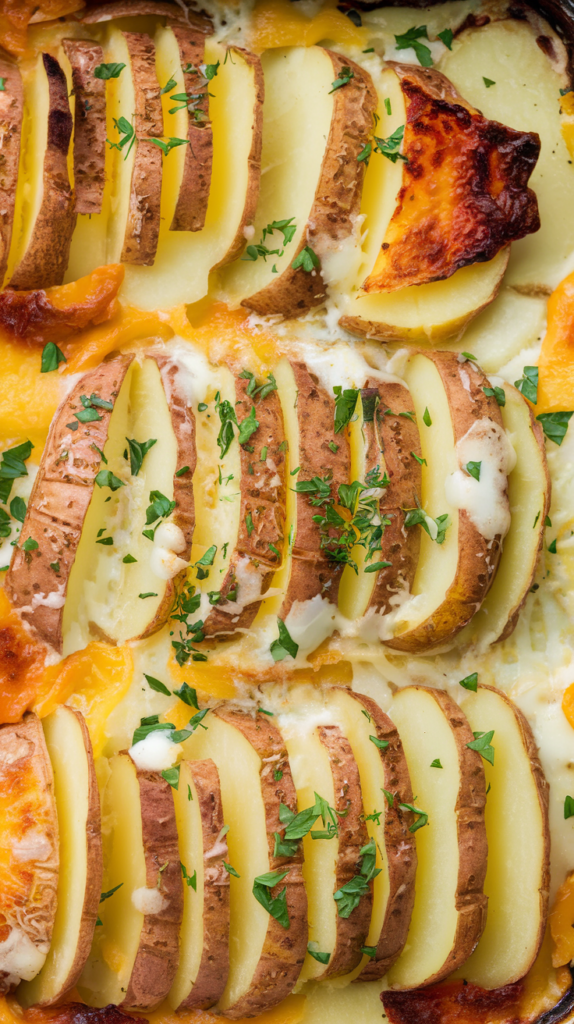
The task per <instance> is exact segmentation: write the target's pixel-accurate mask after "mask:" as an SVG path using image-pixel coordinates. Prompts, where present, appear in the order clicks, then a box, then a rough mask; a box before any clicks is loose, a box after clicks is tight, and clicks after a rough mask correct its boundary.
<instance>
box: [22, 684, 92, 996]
mask: <svg viewBox="0 0 574 1024" xmlns="http://www.w3.org/2000/svg"><path fill="white" fill-rule="evenodd" d="M42 724H43V728H44V734H45V737H46V744H47V748H48V754H49V756H50V761H51V763H52V768H53V772H54V785H55V796H56V808H57V812H58V831H59V837H60V877H59V884H58V902H57V910H56V919H55V922H54V932H53V935H52V944H51V946H50V952H49V953H48V956H47V958H46V962H45V964H44V966H43V967H42V970H41V971H40V973H39V974H38V975H37V976H36V977H35V978H34V980H33V981H27V982H24V983H23V984H22V985H20V987H19V989H18V999H19V1001H20V1003H21V1005H22V1006H24V1007H28V1006H52V1005H53V1004H54V1003H56V1002H57V1001H58V1000H60V999H62V997H63V996H65V994H66V993H67V992H69V990H70V989H71V988H73V987H74V985H75V984H76V982H77V980H78V978H79V977H80V974H81V973H82V970H83V968H84V964H85V962H86V960H87V959H88V955H89V952H90V948H91V945H92V937H93V934H94V928H95V925H96V920H97V917H98V905H99V902H100V894H101V891H102V874H103V862H102V834H101V822H100V795H99V792H98V784H97V781H96V773H95V769H94V758H93V754H92V744H91V742H90V736H89V733H88V730H87V727H86V723H85V721H84V718H83V716H82V715H81V714H80V712H79V711H75V710H74V709H73V708H70V707H67V706H66V705H65V704H62V705H60V707H58V708H57V709H56V710H55V711H54V712H52V714H51V715H49V716H48V718H45V719H44V721H43V723H42Z"/></svg>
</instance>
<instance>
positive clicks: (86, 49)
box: [62, 39, 106, 214]
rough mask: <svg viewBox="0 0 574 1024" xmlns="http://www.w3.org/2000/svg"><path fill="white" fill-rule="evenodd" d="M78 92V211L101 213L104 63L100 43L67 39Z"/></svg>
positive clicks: (75, 149)
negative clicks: (101, 66) (101, 72)
mask: <svg viewBox="0 0 574 1024" xmlns="http://www.w3.org/2000/svg"><path fill="white" fill-rule="evenodd" d="M62 47H63V50H64V53H65V55H66V57H67V58H68V61H69V63H70V70H71V76H72V85H73V90H74V209H75V211H76V213H82V214H93V213H100V212H101V209H102V202H103V198H104V184H105V164H106V87H105V85H104V82H103V81H102V79H101V78H96V76H95V74H94V71H95V69H96V68H97V67H98V65H99V64H103V62H104V51H103V50H102V48H101V46H100V45H99V43H96V42H92V41H91V40H89V39H63V40H62Z"/></svg>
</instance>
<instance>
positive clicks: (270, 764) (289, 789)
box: [214, 707, 307, 1020]
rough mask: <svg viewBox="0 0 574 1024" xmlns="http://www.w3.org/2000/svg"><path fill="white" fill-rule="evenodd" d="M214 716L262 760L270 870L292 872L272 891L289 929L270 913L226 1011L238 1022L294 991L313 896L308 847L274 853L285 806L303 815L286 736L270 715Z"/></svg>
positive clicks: (230, 712)
mask: <svg viewBox="0 0 574 1024" xmlns="http://www.w3.org/2000/svg"><path fill="white" fill-rule="evenodd" d="M214 713H215V714H216V715H217V716H218V717H219V718H222V719H223V720H224V721H225V722H229V724H230V725H233V726H234V727H235V728H236V729H238V730H239V731H240V732H241V733H242V734H243V736H245V738H246V739H247V740H248V741H249V743H251V746H252V747H253V748H254V749H255V750H256V751H257V753H258V755H259V757H260V758H261V773H260V779H261V794H262V797H263V802H264V805H265V821H266V829H267V841H268V846H269V870H270V871H288V874H287V876H286V878H284V879H283V881H281V882H279V884H278V885H277V886H276V887H275V888H274V889H273V890H271V892H272V895H273V896H278V895H279V893H280V892H282V891H283V889H285V890H286V893H287V896H286V901H287V912H288V914H289V922H290V924H289V928H288V929H286V928H284V927H283V925H282V924H280V923H279V921H277V920H275V918H274V917H272V916H271V915H269V924H268V926H267V935H266V937H265V942H264V945H263V950H262V953H261V958H260V960H259V963H258V965H257V968H256V970H255V974H254V976H253V979H252V982H251V985H250V986H249V989H248V991H247V992H246V993H245V995H244V996H242V997H241V999H239V1000H238V1001H237V1002H236V1003H234V1004H233V1006H231V1007H229V1009H227V1010H225V1011H224V1016H226V1017H229V1018H231V1019H232V1020H238V1019H240V1018H242V1017H251V1016H254V1015H255V1014H259V1013H262V1012H263V1011H264V1010H268V1009H270V1008H271V1007H273V1006H275V1005H276V1004H277V1003H279V1002H281V1000H282V999H285V998H286V996H288V995H289V994H290V992H292V990H293V987H294V985H295V982H296V981H297V978H298V977H299V974H300V972H301V968H302V966H303V960H304V959H305V953H306V950H307V896H306V893H305V886H304V882H303V874H302V864H303V850H302V844H301V843H299V845H298V849H297V853H295V854H294V855H293V856H291V857H275V856H274V853H273V851H274V848H275V833H276V832H278V833H281V834H282V833H283V831H284V829H285V825H284V824H283V823H282V822H281V821H280V818H279V807H280V804H281V803H283V804H285V806H286V807H288V808H289V809H290V810H291V811H293V812H294V813H295V814H296V813H297V794H296V792H295V786H294V783H293V778H292V776H291V768H290V766H289V760H288V756H287V750H286V747H285V744H284V742H283V739H282V737H281V734H280V733H279V731H278V729H277V728H276V726H275V725H274V724H273V723H272V722H271V721H270V720H269V717H268V716H267V715H263V714H261V713H260V712H258V713H257V714H256V716H255V717H253V716H251V715H249V714H247V713H246V712H243V711H239V710H235V709H233V708H230V707H219V708H216V709H215V712H214ZM278 769H279V770H280V771H281V772H282V776H281V778H280V779H279V780H276V779H275V774H274V773H275V771H277V770H278Z"/></svg>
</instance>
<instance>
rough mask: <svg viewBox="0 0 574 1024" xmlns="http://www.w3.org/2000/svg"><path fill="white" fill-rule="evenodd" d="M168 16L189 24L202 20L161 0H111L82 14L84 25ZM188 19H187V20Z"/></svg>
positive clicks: (173, 19)
mask: <svg viewBox="0 0 574 1024" xmlns="http://www.w3.org/2000/svg"><path fill="white" fill-rule="evenodd" d="M145 17H159V18H168V19H169V21H176V22H178V21H179V22H183V23H187V24H189V21H190V20H191V21H192V23H193V22H195V21H198V22H200V21H203V19H201V18H200V17H199V16H198V15H197V14H194V13H193V12H192V11H183V10H182V8H181V7H179V6H178V5H177V4H170V3H163V2H162V0H159V2H158V0H112V2H111V3H106V4H101V5H96V6H94V7H90V9H89V10H88V11H87V13H86V14H84V15H83V16H82V21H83V23H84V25H99V24H101V23H102V22H105V21H115V19H116V18H145ZM188 19H189V20H188Z"/></svg>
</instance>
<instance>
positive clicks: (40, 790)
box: [0, 713, 99, 993]
mask: <svg viewBox="0 0 574 1024" xmlns="http://www.w3.org/2000/svg"><path fill="white" fill-rule="evenodd" d="M0 807H1V808H2V822H3V826H2V827H3V845H7V846H9V845H12V846H13V847H15V846H16V844H22V846H23V848H24V849H26V848H28V847H30V849H31V850H33V849H34V846H35V845H36V846H37V848H38V855H37V856H35V857H34V856H32V857H31V856H27V857H26V859H22V860H21V861H20V860H18V859H17V858H16V857H13V858H12V862H11V864H10V869H9V874H5V868H3V870H2V888H1V890H0V920H1V921H2V926H1V927H2V932H1V934H2V942H3V943H4V942H5V941H6V940H7V939H8V938H9V936H10V935H11V933H12V932H13V931H14V930H21V931H23V932H24V934H25V935H26V936H27V938H28V939H29V940H30V941H31V942H32V943H33V944H34V946H36V947H37V949H38V951H39V952H42V953H44V954H46V953H47V952H48V950H49V947H50V941H51V939H52V931H53V928H54V919H55V916H56V906H57V898H58V870H59V850H58V818H57V814H56V803H55V799H54V776H53V773H52V765H51V763H50V758H49V756H48V751H47V748H46V741H45V739H44V733H43V730H42V725H41V723H40V719H39V718H38V717H37V716H36V715H34V714H31V713H28V714H26V715H24V718H23V719H22V721H21V722H17V723H16V724H15V725H2V726H0ZM98 898H99V893H98ZM6 966H7V965H5V964H4V961H3V956H2V953H1V952H0V993H5V992H8V991H9V989H10V988H11V987H12V985H14V984H16V982H17V981H18V978H17V977H14V975H13V974H12V973H11V970H10V968H8V969H5V968H6Z"/></svg>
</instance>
